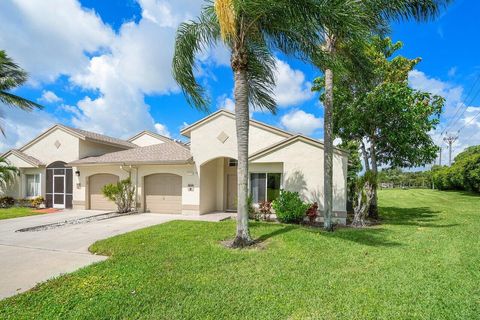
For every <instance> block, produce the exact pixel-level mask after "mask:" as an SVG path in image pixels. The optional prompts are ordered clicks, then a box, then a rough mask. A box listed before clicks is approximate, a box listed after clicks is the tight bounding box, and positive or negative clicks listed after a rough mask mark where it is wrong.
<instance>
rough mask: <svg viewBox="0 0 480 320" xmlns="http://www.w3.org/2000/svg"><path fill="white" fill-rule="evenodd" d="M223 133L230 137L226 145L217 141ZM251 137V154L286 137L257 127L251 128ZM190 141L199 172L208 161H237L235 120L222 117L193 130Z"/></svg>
mask: <svg viewBox="0 0 480 320" xmlns="http://www.w3.org/2000/svg"><path fill="white" fill-rule="evenodd" d="M221 132H225V133H226V134H227V135H228V139H227V140H226V141H225V142H224V143H222V142H221V141H219V140H218V139H217V137H218V136H219V134H220V133H221ZM249 137H250V139H249V151H250V153H254V152H256V151H258V150H260V149H263V148H266V147H268V146H270V145H272V144H274V143H276V142H279V141H282V140H284V139H285V137H284V136H282V135H280V134H277V133H273V132H271V131H268V130H265V129H261V128H259V127H255V126H250V134H249ZM190 141H191V147H190V150H191V152H192V155H193V159H194V160H195V163H196V165H197V170H199V166H200V165H202V164H203V163H205V162H206V161H209V160H212V159H215V158H218V157H228V158H234V159H236V158H237V136H236V129H235V119H232V118H230V117H228V116H225V115H220V116H219V117H217V118H215V119H213V120H211V121H209V122H206V123H205V124H203V125H202V126H200V127H198V128H196V129H195V130H193V131H192V132H191V133H190Z"/></svg>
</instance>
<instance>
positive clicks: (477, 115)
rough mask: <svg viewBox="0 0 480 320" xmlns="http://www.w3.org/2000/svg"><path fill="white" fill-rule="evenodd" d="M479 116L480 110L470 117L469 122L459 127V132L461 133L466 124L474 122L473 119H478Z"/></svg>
mask: <svg viewBox="0 0 480 320" xmlns="http://www.w3.org/2000/svg"><path fill="white" fill-rule="evenodd" d="M479 116H480V111H479V112H477V114H476V115H474V116H473V118H472V119H470V120H469V121H468V122H467V123H465V124H464V125H463V126H462V127H461V128H460V129H458V131H457V133H460V131H462V130H463V129H464V128H465V127H466V126H468V125H469V124H470V123H472V122H473V120H475V119H477V118H478V117H479Z"/></svg>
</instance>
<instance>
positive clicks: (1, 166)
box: [0, 157, 19, 188]
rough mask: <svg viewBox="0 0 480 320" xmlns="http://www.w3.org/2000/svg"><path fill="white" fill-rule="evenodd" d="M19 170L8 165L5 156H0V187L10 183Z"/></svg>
mask: <svg viewBox="0 0 480 320" xmlns="http://www.w3.org/2000/svg"><path fill="white" fill-rule="evenodd" d="M18 173H19V170H18V168H17V167H15V166H12V165H10V163H8V161H7V160H6V159H5V158H2V157H0V187H1V188H6V187H7V186H8V185H9V184H10V183H12V182H14V181H15V178H16V176H17V175H18Z"/></svg>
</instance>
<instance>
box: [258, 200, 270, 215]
mask: <svg viewBox="0 0 480 320" xmlns="http://www.w3.org/2000/svg"><path fill="white" fill-rule="evenodd" d="M258 211H259V215H260V217H259V218H260V219H262V220H270V216H271V215H272V202H271V201H262V202H260V203H259V204H258Z"/></svg>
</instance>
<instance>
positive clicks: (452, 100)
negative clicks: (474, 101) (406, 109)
mask: <svg viewBox="0 0 480 320" xmlns="http://www.w3.org/2000/svg"><path fill="white" fill-rule="evenodd" d="M408 82H409V84H410V86H411V87H412V88H414V89H417V90H422V91H426V92H430V93H432V94H436V95H439V96H442V97H444V98H445V116H446V117H448V116H452V115H453V114H454V113H455V112H456V110H457V108H463V107H464V106H465V104H464V102H463V98H462V95H463V87H461V86H456V85H452V84H450V83H447V82H444V81H442V80H439V79H435V78H430V77H428V76H427V75H426V74H425V73H423V72H422V71H419V70H412V71H410V73H409V75H408Z"/></svg>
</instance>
